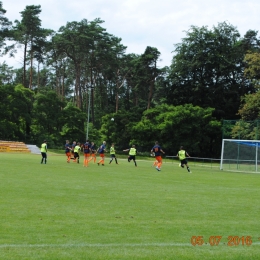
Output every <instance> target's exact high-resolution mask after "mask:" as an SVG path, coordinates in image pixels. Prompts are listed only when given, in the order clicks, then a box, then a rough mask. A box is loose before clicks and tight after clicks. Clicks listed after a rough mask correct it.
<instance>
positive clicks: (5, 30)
mask: <svg viewBox="0 0 260 260" xmlns="http://www.w3.org/2000/svg"><path fill="white" fill-rule="evenodd" d="M5 13H6V10H5V9H4V8H3V3H2V1H0V54H5V53H6V52H8V50H9V47H6V48H5V49H3V47H5V46H6V43H5V40H6V39H8V38H9V36H10V35H9V30H10V28H11V25H12V23H11V22H10V21H9V20H8V19H7V18H6V17H5V16H4V15H5Z"/></svg>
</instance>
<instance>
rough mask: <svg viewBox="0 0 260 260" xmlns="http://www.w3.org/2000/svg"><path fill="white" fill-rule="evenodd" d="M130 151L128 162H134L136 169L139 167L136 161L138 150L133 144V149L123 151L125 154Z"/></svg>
mask: <svg viewBox="0 0 260 260" xmlns="http://www.w3.org/2000/svg"><path fill="white" fill-rule="evenodd" d="M128 151H129V156H128V159H127V160H128V162H130V161H131V160H133V162H134V164H135V167H137V164H136V161H135V156H136V148H135V145H134V144H133V145H132V147H131V148H129V149H125V150H123V152H128Z"/></svg>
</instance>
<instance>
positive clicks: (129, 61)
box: [0, 2, 260, 158]
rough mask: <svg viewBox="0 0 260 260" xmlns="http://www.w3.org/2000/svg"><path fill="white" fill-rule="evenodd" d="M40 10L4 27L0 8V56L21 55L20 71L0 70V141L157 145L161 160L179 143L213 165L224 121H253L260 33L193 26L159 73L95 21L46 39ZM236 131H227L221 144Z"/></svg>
mask: <svg viewBox="0 0 260 260" xmlns="http://www.w3.org/2000/svg"><path fill="white" fill-rule="evenodd" d="M41 11H42V10H41V6H40V5H30V6H26V7H25V9H24V10H21V12H20V14H21V19H20V20H15V21H10V20H9V19H8V17H7V16H6V10H5V9H4V6H3V4H2V2H0V55H1V56H2V57H15V55H17V52H18V51H22V53H23V60H22V63H21V67H20V68H13V67H11V66H9V65H8V64H7V62H6V61H4V62H3V63H0V101H1V102H0V106H1V109H0V139H1V140H16V141H23V142H25V143H27V144H29V143H30V144H36V145H39V144H41V143H42V141H43V140H44V139H47V140H48V146H49V147H50V148H62V147H63V146H64V143H65V140H66V139H68V140H70V141H74V140H76V141H79V142H84V141H85V140H86V139H89V140H91V141H94V142H95V143H99V142H100V143H101V142H102V140H106V141H107V143H108V144H111V143H115V147H116V149H119V150H121V149H125V148H128V147H129V145H131V144H135V145H136V147H137V151H139V152H145V151H146V152H147V151H148V152H149V151H150V149H151V147H152V146H153V144H154V142H155V141H159V143H160V145H161V146H162V147H163V149H164V150H165V151H166V153H167V154H168V155H176V153H177V151H178V149H179V146H180V145H183V146H184V147H185V148H186V149H187V150H188V151H189V154H190V155H191V156H197V157H206V158H219V157H220V152H221V141H222V138H223V122H225V121H226V120H235V121H237V122H239V121H241V120H243V121H245V122H247V121H248V122H249V121H257V120H258V119H259V117H260V94H259V91H258V89H259V87H260V39H259V36H258V31H254V30H250V28H249V29H248V31H247V32H246V34H245V35H243V36H241V35H240V33H239V32H238V30H237V28H236V27H235V26H234V25H231V24H229V23H227V22H220V23H218V24H217V25H215V26H213V27H212V28H208V27H207V26H202V27H196V26H191V27H190V28H187V31H186V36H185V38H183V39H182V41H181V42H180V43H178V44H175V45H174V49H173V54H172V55H173V56H172V61H171V64H169V66H165V67H163V68H159V67H158V61H159V59H160V51H159V50H158V49H157V48H156V47H154V46H147V47H146V49H145V50H144V52H143V53H142V54H135V53H131V54H127V53H126V49H127V46H124V45H123V44H122V43H121V38H120V37H117V36H115V35H112V34H110V33H109V32H107V30H106V29H105V28H103V27H102V24H103V23H104V21H102V20H101V19H100V18H96V19H95V20H93V21H89V20H87V19H83V20H82V21H73V22H67V24H66V25H63V26H61V27H60V28H59V30H58V31H54V30H52V29H49V28H42V25H41V19H40V15H41ZM169 40H170V39H169ZM244 125H245V124H244ZM244 125H243V124H239V126H240V129H239V131H242V130H241V127H242V126H244ZM244 127H246V126H244ZM244 130H245V129H244ZM237 131H238V125H236V124H235V125H234V127H233V128H232V129H231V130H230V134H229V135H230V136H229V137H230V138H237V137H238V134H237ZM257 131H258V130H257ZM243 133H244V134H243V138H244V139H252V138H254V137H252V136H253V135H252V132H251V130H250V131H243ZM239 136H240V135H239ZM257 136H259V134H258V135H257Z"/></svg>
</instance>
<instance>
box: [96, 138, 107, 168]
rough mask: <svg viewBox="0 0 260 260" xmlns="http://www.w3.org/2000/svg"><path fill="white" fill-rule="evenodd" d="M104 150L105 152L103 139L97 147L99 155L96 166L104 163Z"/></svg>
mask: <svg viewBox="0 0 260 260" xmlns="http://www.w3.org/2000/svg"><path fill="white" fill-rule="evenodd" d="M105 152H106V141H103V143H102V144H101V145H100V146H99V148H98V153H99V156H100V160H99V162H98V163H97V165H98V166H99V165H100V164H102V166H104V165H105Z"/></svg>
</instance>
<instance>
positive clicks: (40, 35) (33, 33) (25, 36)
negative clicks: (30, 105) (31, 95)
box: [13, 5, 52, 89]
mask: <svg viewBox="0 0 260 260" xmlns="http://www.w3.org/2000/svg"><path fill="white" fill-rule="evenodd" d="M40 13H41V6H40V5H29V6H26V8H25V10H24V11H22V12H21V15H22V20H21V22H19V21H18V20H15V26H14V27H13V39H14V40H15V41H16V42H17V43H18V44H21V45H22V46H23V49H24V50H23V82H22V83H23V85H24V86H28V87H29V88H30V89H31V88H32V74H33V59H34V57H35V55H34V54H35V52H36V51H37V52H38V53H41V48H43V46H44V45H45V41H46V38H47V36H48V35H50V34H51V32H52V31H51V30H48V29H43V28H41V20H40V18H39V14H40ZM28 56H29V62H30V78H29V81H27V80H26V65H27V61H28ZM36 57H37V56H36ZM38 60H39V56H38Z"/></svg>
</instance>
